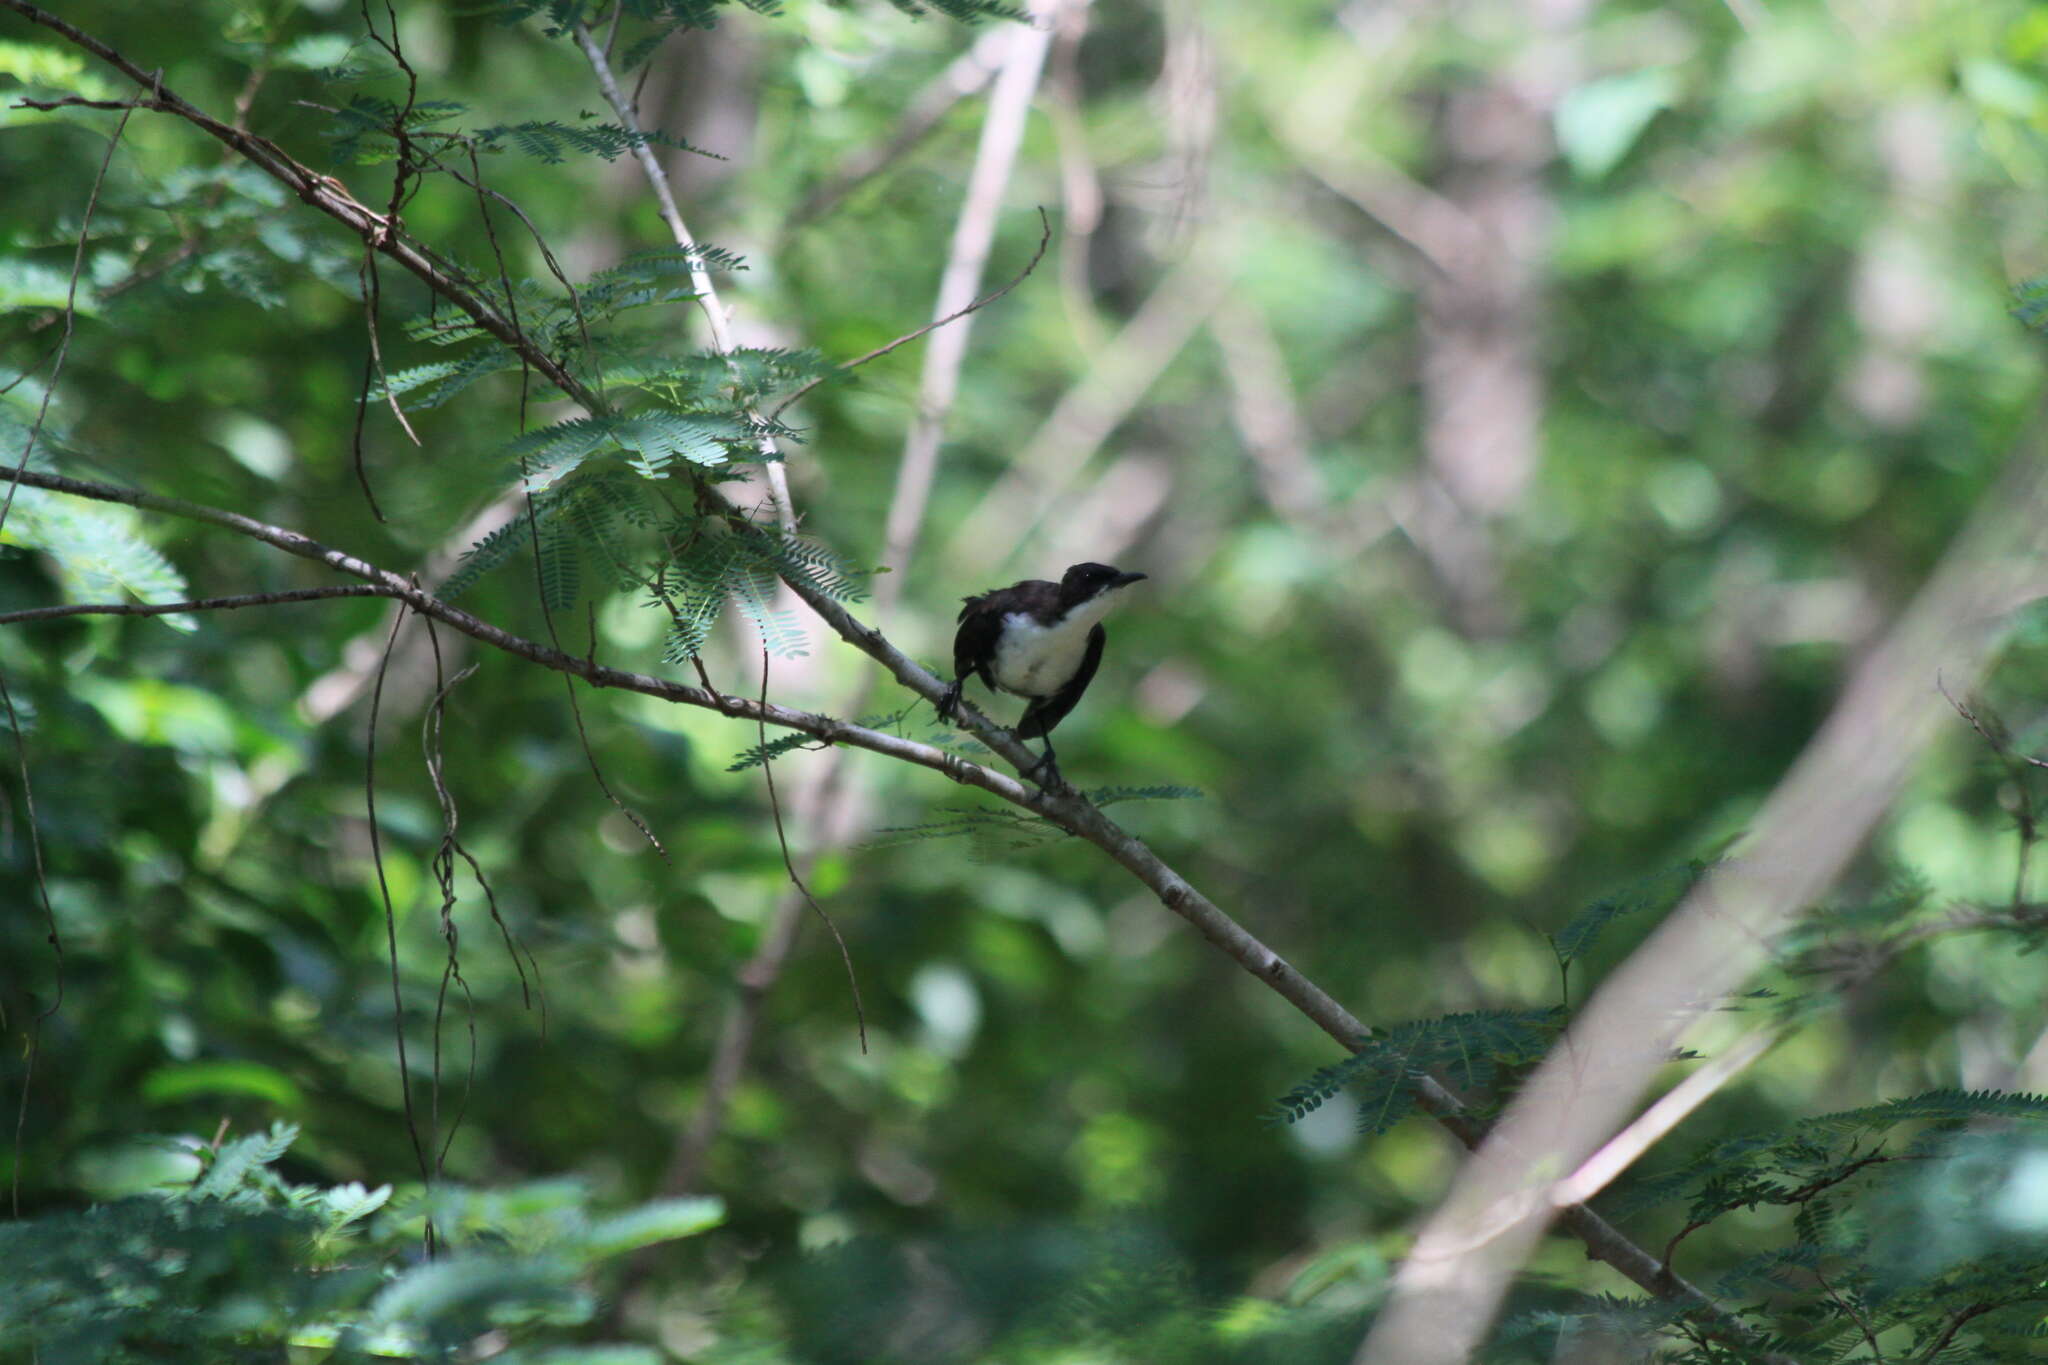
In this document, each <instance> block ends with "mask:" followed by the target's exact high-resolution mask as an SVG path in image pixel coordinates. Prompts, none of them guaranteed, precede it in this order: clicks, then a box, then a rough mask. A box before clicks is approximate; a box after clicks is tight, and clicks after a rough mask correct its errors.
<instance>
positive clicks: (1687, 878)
mask: <svg viewBox="0 0 2048 1365" xmlns="http://www.w3.org/2000/svg"><path fill="white" fill-rule="evenodd" d="M1712 868H1713V864H1712V863H1709V862H1705V861H1702V860H1698V859H1695V860H1694V861H1692V862H1690V863H1687V864H1686V865H1685V866H1684V867H1681V868H1672V869H1670V870H1668V871H1665V872H1660V873H1658V874H1657V875H1655V876H1652V877H1646V878H1644V879H1643V880H1642V881H1639V882H1637V883H1635V884H1634V885H1633V886H1629V887H1627V888H1625V889H1623V890H1621V891H1617V892H1615V893H1614V894H1613V895H1610V896H1603V897H1601V898H1600V899H1599V900H1597V901H1594V902H1593V903H1592V904H1591V905H1589V906H1587V907H1586V908H1585V909H1583V910H1581V911H1579V913H1578V914H1576V915H1574V916H1572V918H1571V920H1570V922H1569V923H1567V924H1566V925H1565V926H1564V928H1562V929H1560V930H1558V931H1557V933H1555V934H1553V935H1552V936H1551V939H1550V948H1551V951H1552V952H1553V953H1555V954H1556V955H1557V964H1558V966H1560V967H1569V966H1571V965H1572V964H1573V963H1574V962H1577V961H1578V960H1579V959H1580V958H1582V957H1584V956H1585V955H1586V954H1587V953H1589V952H1591V951H1592V950H1593V947H1594V945H1595V944H1597V943H1598V942H1599V941H1600V938H1601V936H1602V935H1603V934H1605V933H1606V932H1607V930H1608V928H1609V927H1611V926H1612V925H1613V924H1614V922H1615V921H1616V920H1619V919H1626V918H1628V917H1629V916H1631V915H1639V914H1642V913H1644V912H1645V911H1655V912H1657V913H1659V914H1662V913H1663V912H1665V911H1667V910H1669V909H1671V907H1672V906H1674V905H1676V904H1677V903H1678V902H1679V901H1680V900H1682V899H1683V898H1684V897H1685V893H1686V892H1688V891H1690V890H1692V888H1693V887H1694V886H1696V885H1698V883H1699V881H1700V879H1701V878H1702V877H1704V876H1706V875H1707V874H1708V873H1709V872H1710V871H1711V870H1712Z"/></svg>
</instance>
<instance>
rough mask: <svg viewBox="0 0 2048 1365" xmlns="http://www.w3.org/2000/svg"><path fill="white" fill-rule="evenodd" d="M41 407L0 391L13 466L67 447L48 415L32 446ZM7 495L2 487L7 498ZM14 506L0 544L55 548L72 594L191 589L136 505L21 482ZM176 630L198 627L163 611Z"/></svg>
mask: <svg viewBox="0 0 2048 1365" xmlns="http://www.w3.org/2000/svg"><path fill="white" fill-rule="evenodd" d="M34 420H35V419H34V412H33V409H32V407H31V406H30V405H29V404H27V403H26V402H25V401H23V399H22V396H21V394H20V393H19V391H17V393H16V394H13V395H8V396H5V397H0V460H4V461H5V462H6V464H7V465H8V466H10V467H11V466H12V465H14V464H16V463H19V462H21V461H22V458H23V455H24V452H26V453H27V455H28V460H27V463H28V465H29V466H30V467H31V468H34V469H39V470H44V471H48V470H50V469H51V467H52V465H53V464H55V463H56V462H57V461H58V459H59V452H61V451H63V450H64V449H65V447H64V445H63V443H62V441H61V439H60V438H59V437H58V435H57V433H56V432H55V431H53V430H52V428H51V424H50V423H49V422H47V421H46V422H45V423H44V428H43V432H42V434H41V435H40V436H38V437H37V439H36V443H35V447H34V449H33V450H32V451H31V450H29V437H30V433H31V432H32V431H33V430H34ZM6 496H7V494H6V491H5V489H0V499H4V498H5V497H6ZM13 499H14V503H13V509H12V510H11V511H10V512H9V513H8V517H7V524H6V526H5V528H4V529H0V545H10V546H16V547H19V548H21V549H26V550H32V551H35V552H37V553H39V554H44V555H47V556H49V563H50V566H51V568H52V569H54V570H55V572H56V577H57V582H58V585H59V587H60V589H61V590H62V592H63V595H64V598H65V600H66V601H70V602H119V601H123V600H125V599H126V598H127V597H129V596H133V597H134V598H135V599H136V600H137V601H141V602H153V603H163V602H181V601H183V600H185V598H186V597H187V595H188V594H187V592H186V587H185V576H184V575H183V574H181V573H179V572H178V570H177V568H176V567H175V566H174V565H173V564H172V563H171V562H170V560H169V559H167V558H165V557H164V554H163V552H162V551H160V550H158V549H157V548H156V547H155V546H154V545H152V544H150V543H149V541H148V540H146V539H144V537H143V535H142V526H141V519H140V518H139V517H138V515H137V514H136V513H135V512H134V511H132V510H131V509H129V508H126V507H119V506H115V505H113V504H109V503H104V502H88V501H86V500H84V499H81V498H72V497H66V496H64V495H63V494H61V493H50V492H45V491H44V490H42V489H40V488H26V487H19V488H15V489H14V494H13ZM156 619H157V620H159V621H162V622H163V623H164V624H165V625H167V626H170V627H171V628H172V629H173V630H179V631H190V630H193V629H195V627H194V624H193V622H192V618H191V617H189V616H185V615H182V614H173V615H167V616H160V617H157V618H156Z"/></svg>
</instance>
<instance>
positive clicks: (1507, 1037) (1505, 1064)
mask: <svg viewBox="0 0 2048 1365" xmlns="http://www.w3.org/2000/svg"><path fill="white" fill-rule="evenodd" d="M1564 1023H1565V1013H1564V1011H1563V1010H1562V1009H1555V1008H1554V1009H1541V1010H1480V1011H1473V1012H1470V1013H1465V1014H1447V1015H1444V1016H1442V1017H1441V1018H1437V1019H1423V1020H1418V1021H1415V1022H1412V1023H1406V1024H1396V1025H1395V1026H1394V1027H1393V1028H1391V1029H1388V1030H1386V1031H1385V1032H1384V1033H1379V1034H1375V1035H1373V1036H1372V1037H1370V1038H1366V1039H1363V1040H1361V1044H1360V1046H1359V1049H1358V1051H1357V1052H1355V1053H1353V1054H1352V1055H1351V1056H1350V1057H1347V1058H1345V1059H1344V1060H1343V1061H1341V1062H1338V1063H1336V1064H1335V1065H1333V1066H1326V1067H1323V1068H1321V1069H1319V1070H1318V1071H1317V1072H1316V1073H1315V1074H1314V1075H1313V1076H1310V1077H1309V1078H1308V1079H1307V1080H1306V1081H1303V1082H1302V1083H1301V1084H1300V1085H1297V1086H1296V1087H1295V1088H1294V1089H1292V1090H1290V1091H1288V1092H1287V1093H1286V1094H1285V1095H1282V1096H1281V1097H1280V1098H1279V1100H1277V1101H1276V1102H1275V1103H1276V1104H1277V1105H1278V1106H1279V1112H1278V1114H1277V1115H1276V1117H1278V1118H1280V1119H1281V1120H1282V1121H1284V1122H1287V1123H1298V1122H1300V1121H1301V1120H1302V1119H1304V1118H1307V1117H1308V1116H1309V1115H1310V1114H1312V1113H1314V1112H1315V1111H1316V1110H1317V1109H1319V1108H1321V1107H1322V1106H1323V1105H1324V1104H1325V1103H1327V1102H1328V1101H1329V1099H1330V1097H1331V1096H1333V1095H1335V1094H1336V1093H1337V1092H1338V1091H1340V1090H1345V1089H1348V1090H1350V1091H1351V1092H1352V1094H1353V1096H1354V1097H1355V1098H1356V1099H1357V1101H1358V1130H1359V1132H1361V1133H1366V1134H1375V1133H1384V1132H1385V1131H1386V1130H1387V1129H1389V1128H1391V1127H1393V1126H1394V1125H1395V1124H1397V1123H1399V1122H1400V1121H1401V1120H1402V1119H1404V1118H1407V1117H1408V1116H1409V1115H1411V1114H1414V1113H1417V1112H1419V1110H1418V1108H1417V1102H1416V1091H1415V1082H1416V1080H1417V1079H1419V1078H1420V1077H1423V1076H1428V1075H1436V1076H1439V1077H1440V1078H1441V1079H1442V1080H1444V1081H1445V1082H1446V1083H1448V1084H1449V1085H1450V1086H1452V1087H1453V1088H1454V1089H1456V1090H1459V1091H1465V1092H1471V1093H1474V1094H1479V1095H1482V1096H1483V1093H1484V1092H1487V1091H1491V1090H1493V1089H1494V1088H1495V1087H1496V1086H1497V1085H1498V1084H1499V1083H1500V1081H1501V1079H1502V1076H1503V1073H1504V1072H1509V1071H1513V1070H1517V1069H1519V1068H1522V1067H1526V1066H1528V1065H1529V1064H1530V1063H1532V1062H1535V1061H1538V1060H1540V1059H1541V1058H1542V1057H1543V1054H1544V1053H1546V1052H1548V1051H1549V1050H1550V1045H1551V1043H1552V1042H1553V1041H1555V1040H1556V1038H1557V1036H1558V1034H1559V1033H1560V1032H1561V1031H1562V1030H1563V1028H1564Z"/></svg>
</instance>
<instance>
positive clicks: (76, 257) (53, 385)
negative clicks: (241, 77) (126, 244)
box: [0, 72, 162, 529]
mask: <svg viewBox="0 0 2048 1365" xmlns="http://www.w3.org/2000/svg"><path fill="white" fill-rule="evenodd" d="M161 77H162V73H161V72H159V73H158V79H161ZM139 102H140V100H139V99H135V100H129V101H128V102H127V103H126V104H124V105H121V106H119V107H120V110H121V121H120V122H119V123H116V124H115V125H114V135H113V136H112V137H110V138H108V139H107V154H106V155H105V156H103V157H101V158H100V168H99V171H98V173H97V174H95V175H94V176H93V178H92V192H91V193H90V194H88V195H86V197H85V217H84V219H83V221H81V222H80V223H79V225H78V245H77V246H76V247H75V248H74V249H73V250H72V252H71V276H70V278H69V279H68V280H66V281H65V284H64V330H63V332H62V333H61V334H60V335H59V336H58V338H57V351H56V358H55V359H54V360H53V361H51V363H50V382H49V383H48V384H46V385H44V386H43V397H42V401H41V402H39V403H37V404H36V420H35V422H34V423H33V424H32V425H31V426H30V427H29V429H28V439H27V440H26V441H24V442H22V445H21V458H20V459H19V460H17V461H15V465H14V472H15V473H17V474H19V473H20V472H21V471H22V470H24V469H26V468H28V460H29V456H30V455H31V454H33V453H34V451H35V448H36V442H37V441H38V440H40V439H41V438H42V434H43V423H44V422H46V421H47V420H49V416H50V400H51V399H53V398H55V397H56V396H57V379H58V376H60V375H62V374H63V373H64V360H65V357H66V356H68V355H70V353H71V333H72V330H73V327H74V324H75V323H76V322H77V320H78V275H79V272H80V271H81V270H83V269H84V268H85V243H86V240H87V238H88V237H90V236H91V234H92V215H93V210H94V209H96V208H98V207H99V202H100V187H101V186H103V185H105V184H106V183H107V168H108V167H110V166H112V165H113V164H114V149H115V148H116V147H118V146H120V145H121V134H122V133H123V132H125V131H126V130H127V127H128V120H129V118H130V117H131V116H133V114H134V113H135V107H136V105H137V104H138V103H139ZM23 373H24V374H26V373H27V372H26V371H23ZM20 487H21V485H20V484H18V483H12V484H9V485H8V486H7V498H6V501H4V502H0V529H4V528H5V527H6V525H7V517H8V514H9V513H11V512H12V511H14V495H15V493H16V491H17V490H19V489H20Z"/></svg>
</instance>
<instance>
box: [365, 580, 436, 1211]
mask: <svg viewBox="0 0 2048 1365" xmlns="http://www.w3.org/2000/svg"><path fill="white" fill-rule="evenodd" d="M404 624H405V614H404V613H403V612H400V613H398V614H397V615H395V616H394V617H392V620H391V634H390V635H389V636H387V637H386V638H385V641H384V659H385V662H386V663H387V664H388V663H389V662H390V659H391V646H392V645H394V644H396V643H397V642H398V631H399V628H400V627H401V626H403V625H404ZM383 700H384V670H383V669H382V668H380V669H378V670H377V682H376V685H375V686H374V687H372V688H371V689H370V723H369V726H368V728H367V729H366V730H365V732H364V741H363V747H364V755H363V807H364V811H365V818H366V820H367V822H368V824H369V826H370V861H371V862H372V863H374V864H375V865H376V869H377V890H378V892H379V893H380V894H381V895H382V896H383V898H384V945H385V950H386V952H387V953H388V954H389V957H390V963H391V1032H392V1036H393V1037H394V1038H395V1039H396V1040H397V1043H398V1093H399V1097H400V1098H401V1099H402V1100H403V1101H404V1107H405V1131H406V1133H407V1135H408V1136H410V1137H411V1139H412V1152H413V1156H414V1157H415V1158H417V1159H418V1161H419V1166H420V1179H422V1180H431V1179H432V1178H433V1167H432V1164H431V1163H430V1162H429V1161H428V1159H427V1149H426V1146H425V1144H423V1143H422V1142H421V1141H420V1129H419V1121H418V1119H417V1118H416V1117H415V1115H414V1114H413V1108H412V1068H411V1067H410V1066H409V1065H408V1064H407V1062H406V1055H405V993H404V991H403V990H402V989H401V988H400V986H399V981H398V911H397V909H396V907H394V906H393V905H392V903H391V883H390V882H389V880H387V879H386V877H385V875H384V838H383V834H382V832H381V831H380V830H379V829H378V827H377V712H378V710H379V709H380V707H381V705H382V703H383ZM433 1244H434V1224H433V1220H432V1219H431V1218H429V1219H428V1220H427V1246H428V1248H429V1250H431V1249H432V1247H433Z"/></svg>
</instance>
